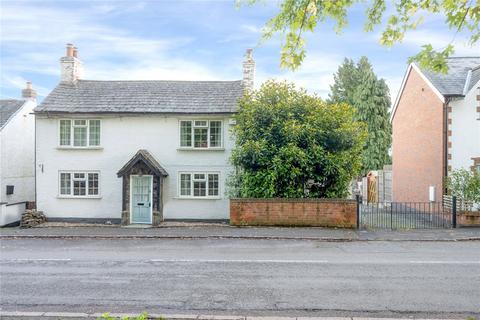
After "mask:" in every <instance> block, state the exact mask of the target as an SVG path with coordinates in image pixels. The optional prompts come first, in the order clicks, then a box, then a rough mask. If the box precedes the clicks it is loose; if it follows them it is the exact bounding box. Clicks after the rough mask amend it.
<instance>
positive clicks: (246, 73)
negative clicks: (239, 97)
mask: <svg viewBox="0 0 480 320" xmlns="http://www.w3.org/2000/svg"><path fill="white" fill-rule="evenodd" d="M252 52H253V49H251V48H249V49H247V51H246V52H245V60H243V87H244V89H245V90H253V85H254V81H255V60H253V57H252Z"/></svg>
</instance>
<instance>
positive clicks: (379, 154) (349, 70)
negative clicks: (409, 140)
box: [329, 57, 392, 174]
mask: <svg viewBox="0 0 480 320" xmlns="http://www.w3.org/2000/svg"><path fill="white" fill-rule="evenodd" d="M334 80H335V82H334V84H333V85H332V86H331V93H330V95H329V102H331V103H348V104H350V105H352V106H353V107H354V109H355V119H356V120H358V121H362V122H364V123H365V124H366V125H367V130H368V137H367V141H366V143H365V146H364V148H363V151H362V174H365V173H367V172H368V171H370V170H380V169H382V168H383V166H384V165H385V164H389V163H390V156H389V155H388V150H389V149H390V145H391V142H392V138H391V134H392V128H391V124H390V113H389V109H390V91H389V89H388V86H387V84H386V83H385V81H384V80H383V79H378V78H377V76H376V75H375V73H374V72H373V69H372V65H371V64H370V62H369V61H368V59H367V58H366V57H362V58H361V59H360V60H359V62H358V63H357V64H355V63H354V62H353V60H351V59H345V61H344V62H343V64H342V65H340V67H339V68H338V71H337V73H336V74H335V75H334Z"/></svg>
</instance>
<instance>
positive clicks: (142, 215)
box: [130, 175, 153, 224]
mask: <svg viewBox="0 0 480 320" xmlns="http://www.w3.org/2000/svg"><path fill="white" fill-rule="evenodd" d="M152 178H153V177H152V176H150V175H143V176H131V179H130V181H131V184H132V187H131V193H130V196H131V197H130V199H131V206H132V211H131V212H132V218H131V220H130V221H131V223H146V224H151V223H152V182H153V179H152Z"/></svg>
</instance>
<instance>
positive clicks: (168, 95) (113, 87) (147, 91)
mask: <svg viewBox="0 0 480 320" xmlns="http://www.w3.org/2000/svg"><path fill="white" fill-rule="evenodd" d="M242 94H243V86H242V81H240V80H239V81H93V80H78V81H77V82H76V83H75V84H65V83H60V84H59V85H58V86H57V87H56V88H55V89H54V90H53V91H52V92H51V93H50V94H49V95H48V96H47V97H46V98H45V100H44V101H43V103H42V104H41V105H39V106H38V107H37V108H35V112H62V113H64V112H67V113H232V112H235V111H236V110H237V105H238V99H239V98H240V97H241V96H242Z"/></svg>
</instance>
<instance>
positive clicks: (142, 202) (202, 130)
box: [35, 45, 255, 225]
mask: <svg viewBox="0 0 480 320" xmlns="http://www.w3.org/2000/svg"><path fill="white" fill-rule="evenodd" d="M60 63H61V67H62V68H61V82H60V83H59V84H58V86H57V87H56V88H55V89H54V90H53V91H52V93H50V95H49V96H48V97H47V98H46V99H45V100H44V101H43V103H42V104H41V105H40V106H38V107H37V108H36V109H35V115H36V124H37V130H36V169H37V172H36V182H37V207H38V209H39V210H42V211H43V212H44V213H45V214H46V216H47V217H48V218H49V219H50V220H55V219H61V220H77V221H78V220H92V221H97V222H104V221H108V220H110V221H112V222H120V221H121V222H122V223H123V224H137V223H138V224H153V225H156V224H158V223H160V222H161V221H162V220H164V219H182V220H183V219H190V220H192V219H193V220H206V219H209V220H211V219H228V217H229V207H228V199H227V197H226V196H225V191H226V189H225V181H226V179H227V177H228V175H229V173H230V172H231V169H232V168H231V165H230V164H229V157H230V152H231V149H232V147H233V143H234V142H233V140H232V137H231V135H230V128H231V126H232V125H233V124H234V121H233V119H232V116H233V114H234V113H235V112H236V110H237V105H238V99H239V98H240V97H241V96H242V94H243V91H244V89H245V88H251V87H252V86H253V78H254V65H255V63H254V61H253V59H252V51H251V50H248V51H247V54H246V58H245V61H244V63H243V66H244V78H243V80H238V81H115V80H112V81H93V80H83V79H82V78H81V74H82V71H81V69H82V64H81V62H80V60H79V59H78V57H77V52H76V49H75V48H74V47H73V46H71V45H68V46H67V54H66V57H63V58H61V60H60Z"/></svg>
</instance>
